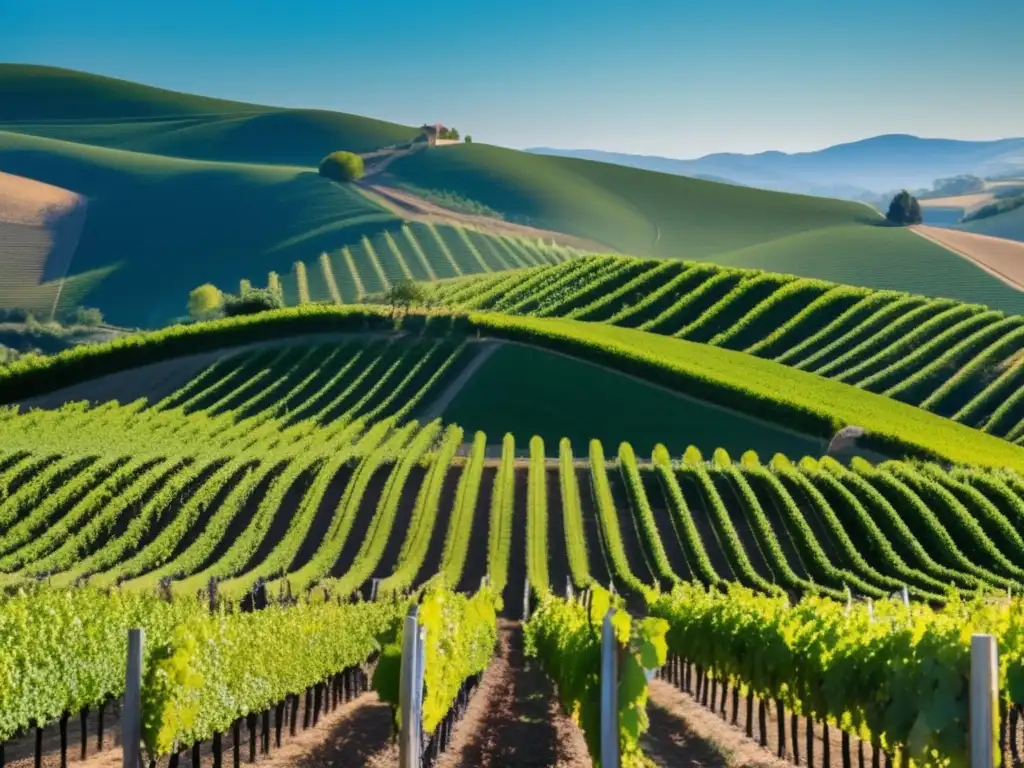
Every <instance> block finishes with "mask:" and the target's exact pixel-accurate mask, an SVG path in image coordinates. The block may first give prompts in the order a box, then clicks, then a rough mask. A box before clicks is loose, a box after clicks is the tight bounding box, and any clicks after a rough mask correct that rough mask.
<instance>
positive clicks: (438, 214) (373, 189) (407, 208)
mask: <svg viewBox="0 0 1024 768" xmlns="http://www.w3.org/2000/svg"><path fill="white" fill-rule="evenodd" d="M391 182H392V180H390V179H389V178H388V177H387V176H386V175H384V174H381V175H380V176H375V177H374V178H373V183H361V184H359V190H360V191H361V192H362V193H363V194H364V195H366V197H368V198H369V199H370V200H371V201H373V202H375V203H377V204H378V205H381V206H383V207H384V208H386V209H388V210H389V211H391V212H392V213H394V214H395V215H396V216H400V217H401V218H403V219H406V220H407V221H424V222H432V223H435V224H455V225H458V226H470V227H474V228H476V229H479V230H481V231H483V232H487V233H489V234H493V235H505V236H507V237H525V238H528V239H531V240H536V239H538V238H540V239H541V240H545V241H551V240H554V241H555V242H556V243H558V244H559V245H567V246H569V247H571V248H579V249H580V250H584V251H594V252H597V253H609V252H613V249H611V248H609V247H608V246H607V245H603V244H601V243H598V242H596V241H594V240H587V239H586V238H582V237H576V236H574V235H567V234H565V233H564V232H556V231H554V230H551V229H541V228H539V227H530V226H527V225H525V224H514V223H513V222H510V221H504V220H503V219H498V218H494V217H493V216H479V215H476V214H472V213H460V212H458V211H453V210H450V209H448V208H445V207H443V206H440V205H437V204H436V203H432V202H430V201H428V200H425V199H423V198H422V197H419V196H418V195H414V194H413V193H411V192H407V191H405V190H403V189H398V188H397V187H394V186H392V185H391Z"/></svg>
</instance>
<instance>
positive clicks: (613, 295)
mask: <svg viewBox="0 0 1024 768" xmlns="http://www.w3.org/2000/svg"><path fill="white" fill-rule="evenodd" d="M434 296H435V300H436V301H437V302H439V303H441V304H444V305H447V306H451V307H453V308H457V309H460V310H470V311H491V312H502V313H506V314H522V315H532V316H535V317H566V318H571V319H576V320H582V321H588V322H599V323H608V324H613V325H620V326H624V327H629V328H636V329H637V330H641V331H646V332H651V333H658V334H664V335H667V336H673V337H675V338H680V339H685V340H688V341H694V342H699V343H702V344H707V345H710V346H715V347H722V348H724V349H733V350H737V351H742V352H745V353H747V354H751V355H755V356H757V357H761V358H765V359H768V360H773V361H775V362H778V363H783V364H785V365H788V366H791V367H793V368H796V369H799V370H802V371H807V372H809V373H814V374H817V375H819V376H825V377H827V378H830V379H834V380H835V381H839V382H842V383H844V384H850V385H852V386H855V387H859V388H862V389H866V390H868V391H871V392H877V393H879V394H883V395H886V396H887V397H892V398H894V399H897V400H900V401H902V402H905V403H909V404H911V405H917V406H920V407H922V408H924V409H926V410H929V411H932V412H933V413H937V414H939V415H941V416H946V417H948V418H951V419H953V420H954V421H958V422H961V423H963V424H967V425H968V426H971V427H976V428H978V429H980V430H982V431H984V432H989V433H991V434H994V435H997V436H999V437H1003V438H1006V439H1008V440H1010V441H1013V442H1020V441H1022V440H1024V388H1022V387H1021V383H1022V381H1024V367H1022V365H1021V362H1022V360H1024V325H1022V323H1024V321H1022V320H1021V317H1020V316H1019V315H1011V314H1006V313H1003V312H997V311H994V310H992V309H989V308H988V307H985V306H983V305H978V304H962V303H959V302H955V301H953V300H950V299H928V298H925V297H923V296H914V295H909V294H900V293H896V292H892V291H872V290H868V289H866V288H855V287H852V286H845V285H836V284H832V283H826V282H823V281H818V280H809V279H801V278H796V277H792V276H790V275H776V274H772V273H766V272H757V271H750V270H739V269H726V268H720V267H715V266H713V265H708V264H697V263H688V262H678V261H656V260H652V259H630V258H627V257H615V256H592V257H585V258H580V259H575V260H573V261H571V262H569V263H566V264H563V265H560V266H556V267H549V268H541V269H534V270H526V271H523V272H520V273H518V274H509V275H501V276H489V277H482V278H475V279H468V280H463V281H453V282H452V283H450V284H446V285H445V286H444V287H439V288H438V289H436V292H435V294H434Z"/></svg>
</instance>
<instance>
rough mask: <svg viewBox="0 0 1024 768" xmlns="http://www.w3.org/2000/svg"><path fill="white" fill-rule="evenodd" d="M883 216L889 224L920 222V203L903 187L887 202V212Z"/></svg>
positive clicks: (902, 224) (904, 224)
mask: <svg viewBox="0 0 1024 768" xmlns="http://www.w3.org/2000/svg"><path fill="white" fill-rule="evenodd" d="M885 218H886V219H887V220H888V221H889V223H890V224H897V225H899V226H906V225H908V224H920V223H921V221H922V219H921V204H920V203H919V202H918V201H917V198H916V197H914V196H913V195H911V194H910V193H909V192H907V190H905V189H904V190H903V191H901V192H900V193H899V194H898V195H896V197H894V198H893V199H892V202H891V203H889V212H888V213H887V214H885Z"/></svg>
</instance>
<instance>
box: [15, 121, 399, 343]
mask: <svg viewBox="0 0 1024 768" xmlns="http://www.w3.org/2000/svg"><path fill="white" fill-rule="evenodd" d="M0 169H3V170H5V171H7V172H9V173H16V174H20V175H23V176H27V177H30V178H33V179H36V180H39V181H44V182H46V183H48V184H53V185H54V186H57V187H61V188H63V189H68V190H72V191H74V192H76V193H78V194H80V195H83V196H84V197H86V198H87V199H88V201H89V205H88V213H87V216H86V220H85V224H84V227H83V229H82V233H81V236H80V239H79V241H78V246H77V248H76V249H75V251H74V256H73V257H72V259H71V262H70V270H69V275H71V276H76V275H82V274H87V273H91V272H93V271H94V270H100V269H106V270H110V269H112V270H113V271H112V272H111V273H110V274H109V275H108V276H107V277H105V278H104V279H102V281H100V282H99V284H98V285H96V286H95V287H94V289H93V291H92V292H90V293H89V294H88V296H86V297H85V299H84V300H85V301H86V303H87V304H89V305H90V306H97V307H99V308H100V309H102V310H103V312H104V314H105V315H106V316H107V317H108V319H109V320H110V321H111V322H114V323H117V324H121V325H130V326H143V327H146V326H149V327H152V326H155V325H160V324H163V323H166V322H168V321H169V320H170V319H172V318H174V317H179V316H181V315H182V314H184V310H185V301H186V299H187V295H188V291H190V290H191V289H192V288H194V287H196V286H197V285H200V284H202V283H205V282H213V283H217V284H220V285H224V286H237V285H238V281H239V279H241V278H246V277H251V278H253V279H256V280H259V281H260V282H262V281H263V280H265V278H266V275H267V272H268V271H273V270H279V271H282V272H285V271H288V270H289V269H290V268H291V265H292V263H293V262H294V261H295V260H297V259H298V258H300V257H309V256H312V255H315V254H318V253H320V252H321V251H324V250H330V249H333V248H335V247H340V246H341V245H344V244H346V243H349V242H358V241H359V239H360V237H361V236H362V235H363V234H366V233H367V232H370V233H375V232H377V231H378V230H380V229H382V228H384V227H386V226H398V225H399V224H400V221H399V220H398V219H397V218H396V217H395V216H394V215H392V214H391V213H389V212H387V211H385V210H384V209H382V208H380V207H378V206H376V205H374V204H373V203H371V202H370V201H369V200H367V199H366V198H364V197H363V196H362V195H360V194H359V193H358V192H356V191H354V190H351V189H346V188H343V187H341V186H339V185H337V184H333V183H331V182H329V181H327V180H325V179H323V178H321V177H320V176H318V175H317V174H316V172H315V171H313V170H310V169H307V168H301V167H292V166H273V165H246V164H241V163H214V162H206V161H196V160H181V159H178V158H168V157H163V156H160V155H150V154H142V153H138V152H128V151H125V150H115V149H103V148H99V147H93V146H89V145H85V144H75V143H71V142H65V141H58V140H56V139H44V138H38V137H34V136H27V135H23V134H17V133H0Z"/></svg>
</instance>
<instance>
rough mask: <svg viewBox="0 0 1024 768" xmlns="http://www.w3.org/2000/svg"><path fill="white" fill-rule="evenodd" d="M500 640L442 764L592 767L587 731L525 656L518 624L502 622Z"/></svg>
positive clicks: (454, 767) (456, 767)
mask: <svg viewBox="0 0 1024 768" xmlns="http://www.w3.org/2000/svg"><path fill="white" fill-rule="evenodd" d="M498 642H499V650H498V655H497V656H496V657H495V658H494V660H493V661H492V662H491V666H490V667H489V668H488V670H487V672H485V673H484V676H483V679H482V680H481V681H480V687H479V688H478V689H477V692H476V695H475V696H474V697H473V700H472V701H471V702H470V704H469V709H468V710H467V711H466V714H465V717H463V719H462V720H461V721H460V722H459V724H458V726H457V727H456V729H455V732H454V734H453V739H452V743H451V746H450V747H449V749H448V750H447V751H446V752H445V754H444V755H443V756H442V757H441V759H440V760H438V762H437V764H436V766H437V768H460V767H461V766H474V768H499V766H500V767H501V768H505V767H507V768H516V767H517V766H536V767H537V768H540V766H545V767H546V768H589V766H590V765H591V761H590V755H589V753H588V751H587V745H586V742H585V741H584V739H583V732H582V731H581V730H580V729H579V728H578V727H576V725H575V724H574V723H573V722H572V721H571V720H570V719H569V718H568V717H566V716H565V715H564V714H563V713H562V710H561V707H560V705H559V703H558V698H557V696H556V694H555V692H554V690H553V688H552V685H551V683H550V681H549V680H548V679H547V677H546V676H545V675H544V673H543V672H542V671H541V669H540V667H539V666H537V665H536V664H535V663H534V662H533V661H531V660H529V659H526V658H525V657H524V656H523V636H522V629H521V628H520V627H519V625H518V623H514V622H507V621H502V622H501V625H500V627H499V635H498Z"/></svg>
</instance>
